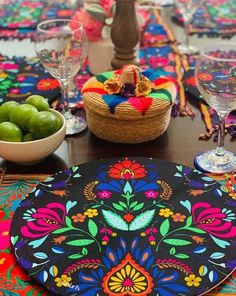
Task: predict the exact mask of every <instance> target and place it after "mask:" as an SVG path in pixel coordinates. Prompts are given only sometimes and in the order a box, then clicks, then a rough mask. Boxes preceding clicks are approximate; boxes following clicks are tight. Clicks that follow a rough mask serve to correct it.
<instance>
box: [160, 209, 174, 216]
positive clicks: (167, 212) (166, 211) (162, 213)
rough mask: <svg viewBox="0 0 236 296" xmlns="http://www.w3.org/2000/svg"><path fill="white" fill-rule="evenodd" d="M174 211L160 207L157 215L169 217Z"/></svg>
mask: <svg viewBox="0 0 236 296" xmlns="http://www.w3.org/2000/svg"><path fill="white" fill-rule="evenodd" d="M173 214H174V213H173V212H172V211H171V209H169V208H165V209H160V211H159V215H160V216H163V217H165V218H169V217H170V216H172V215H173Z"/></svg>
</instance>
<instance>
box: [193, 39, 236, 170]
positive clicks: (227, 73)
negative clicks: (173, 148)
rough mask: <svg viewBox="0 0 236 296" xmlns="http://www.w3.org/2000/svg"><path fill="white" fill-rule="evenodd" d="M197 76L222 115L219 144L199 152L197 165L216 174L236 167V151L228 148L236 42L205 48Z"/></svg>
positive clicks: (235, 100) (235, 92) (235, 101)
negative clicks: (227, 134)
mask: <svg viewBox="0 0 236 296" xmlns="http://www.w3.org/2000/svg"><path fill="white" fill-rule="evenodd" d="M195 79H196V83H197V87H198V89H199V91H200V93H201V94H202V96H203V98H204V99H205V101H206V102H207V104H208V105H209V106H210V107H212V108H213V109H214V110H215V111H216V112H217V114H218V116H219V131H218V143H217V147H216V149H215V150H209V151H206V152H203V153H200V154H199V155H197V156H196V158H195V165H196V167H197V168H199V169H200V170H203V171H206V172H212V173H225V172H231V171H233V170H236V154H235V153H233V152H229V151H226V150H225V149H224V138H225V118H226V117H227V116H228V114H229V113H230V112H231V111H233V110H236V43H234V42H221V43H218V44H212V45H211V46H208V47H205V48H204V49H203V50H202V53H201V55H200V57H199V60H198V61H197V64H196V68H195Z"/></svg>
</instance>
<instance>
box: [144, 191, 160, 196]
mask: <svg viewBox="0 0 236 296" xmlns="http://www.w3.org/2000/svg"><path fill="white" fill-rule="evenodd" d="M144 194H145V195H146V197H147V198H156V197H157V195H158V192H157V191H154V190H148V191H146V192H144Z"/></svg>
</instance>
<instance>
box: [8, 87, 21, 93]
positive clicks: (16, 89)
mask: <svg viewBox="0 0 236 296" xmlns="http://www.w3.org/2000/svg"><path fill="white" fill-rule="evenodd" d="M19 92H20V89H19V88H12V89H11V90H10V93H11V94H18V93H19Z"/></svg>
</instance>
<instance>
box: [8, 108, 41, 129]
mask: <svg viewBox="0 0 236 296" xmlns="http://www.w3.org/2000/svg"><path fill="white" fill-rule="evenodd" d="M37 113H38V110H37V109H36V108H35V107H34V106H32V105H30V104H22V105H19V106H17V107H16V108H14V109H13V110H12V112H11V113H10V121H11V122H13V123H15V124H17V125H18V126H19V127H20V128H21V129H22V130H23V131H27V126H28V123H29V120H30V118H31V117H32V116H33V115H35V114H37Z"/></svg>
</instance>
